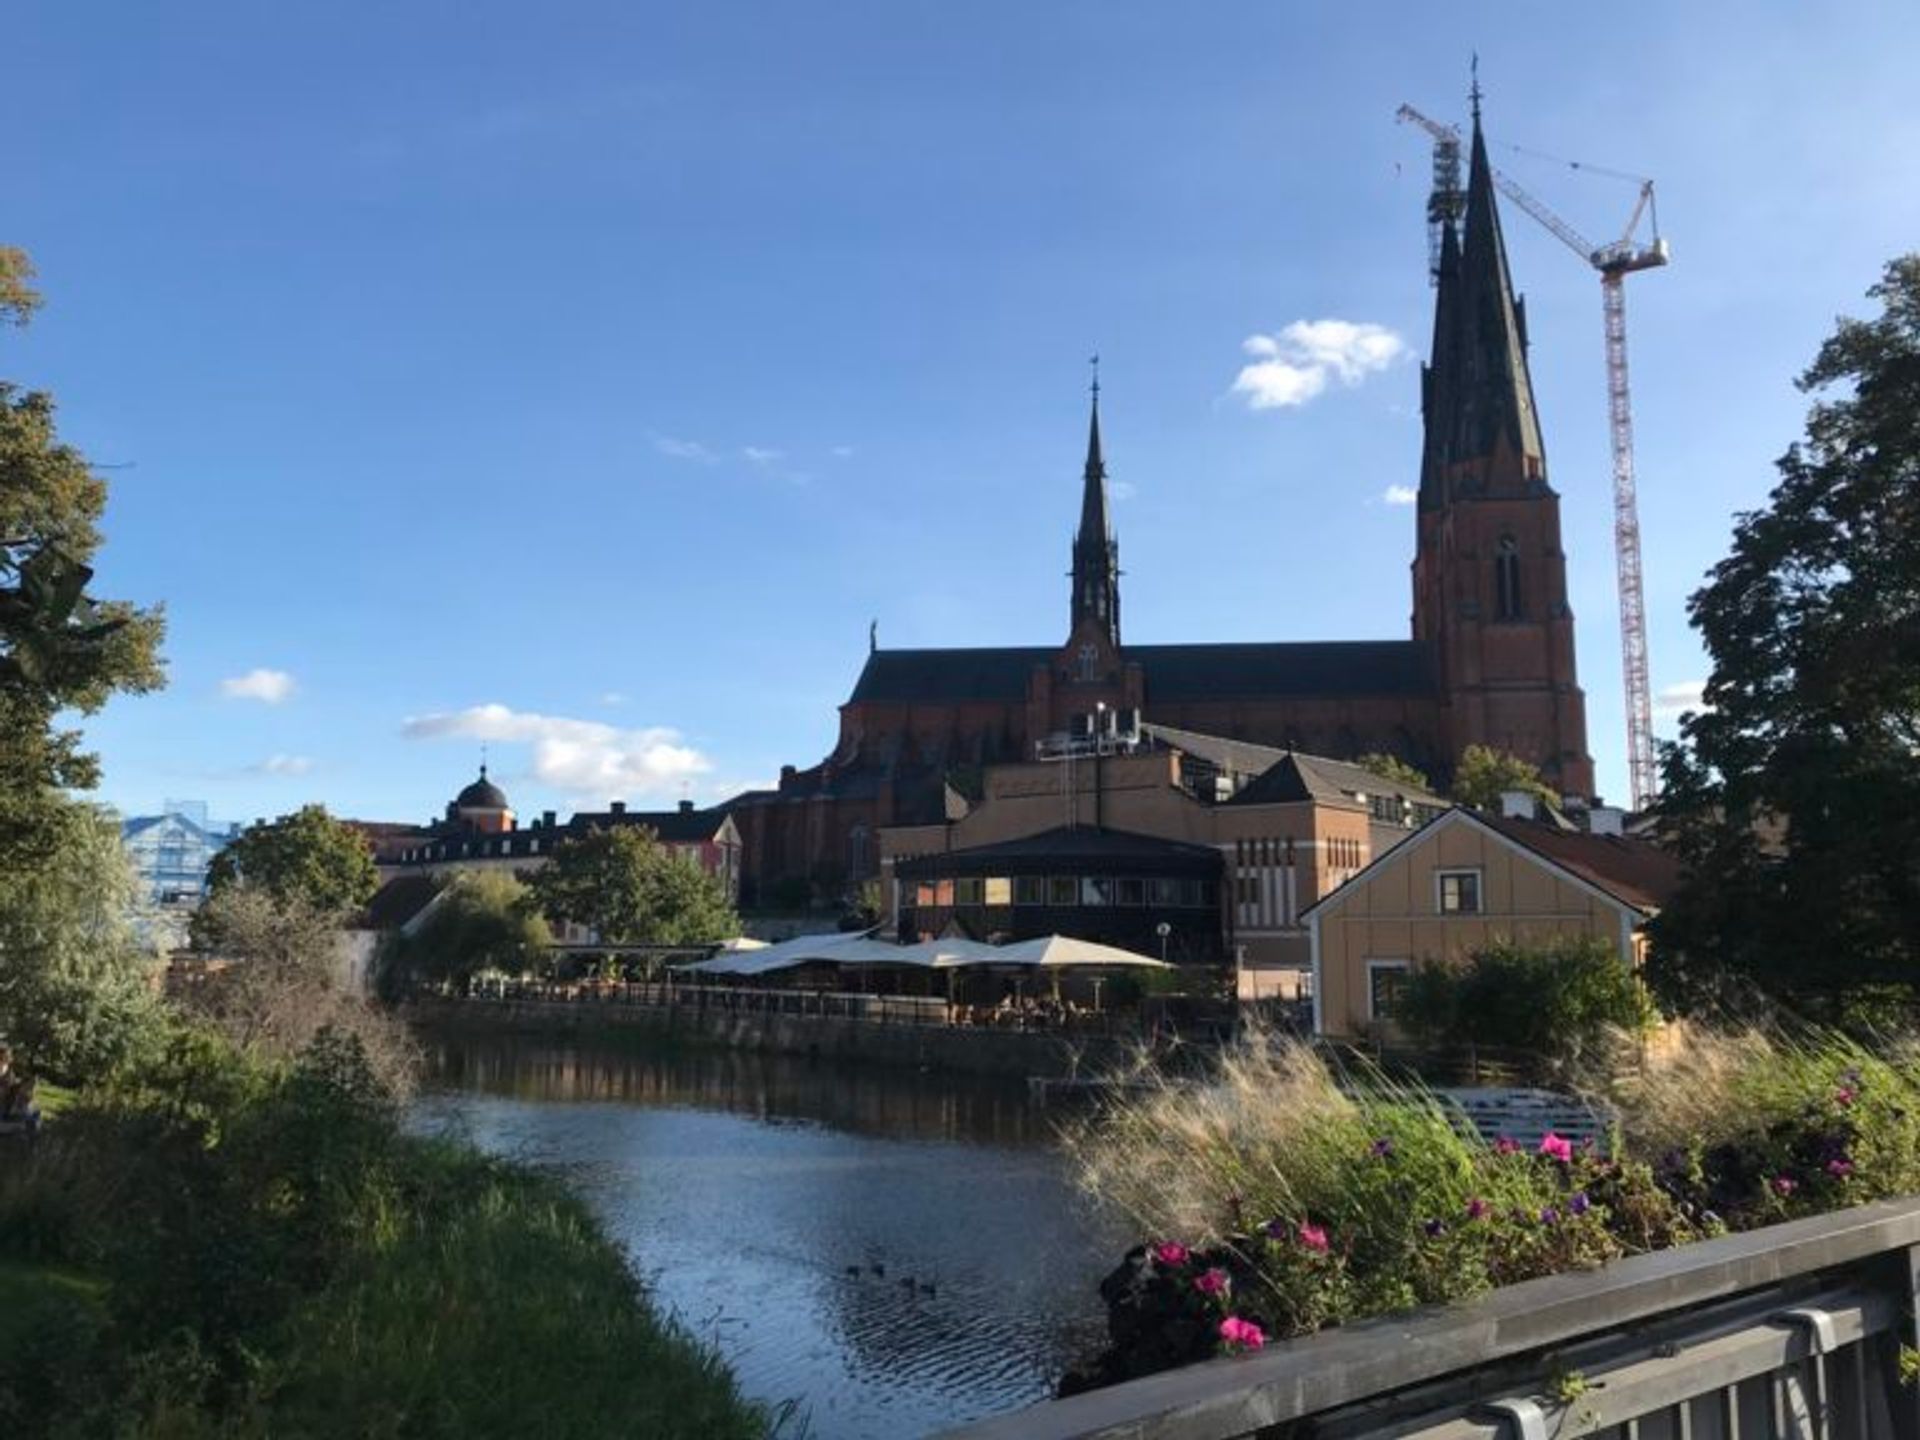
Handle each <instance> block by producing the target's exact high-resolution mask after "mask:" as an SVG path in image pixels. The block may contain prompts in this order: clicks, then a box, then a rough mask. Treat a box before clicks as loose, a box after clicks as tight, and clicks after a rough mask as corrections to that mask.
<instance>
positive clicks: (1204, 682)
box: [849, 640, 1433, 705]
mask: <svg viewBox="0 0 1920 1440" xmlns="http://www.w3.org/2000/svg"><path fill="white" fill-rule="evenodd" d="M1059 653H1060V652H1059V650H1058V648H1057V647H1054V646H1044V645H1009V646H1005V647H999V648H993V649H974V650H875V651H873V652H872V653H871V654H869V655H868V656H867V663H866V668H864V669H863V670H862V671H861V672H860V679H859V680H858V681H857V682H856V683H855V685H854V687H853V694H852V696H851V697H850V698H849V703H850V704H855V705H889V704H891V705H912V704H923V703H924V704H938V703H943V702H947V703H950V702H953V701H958V700H1024V699H1025V698H1026V694H1027V680H1028V677H1029V676H1030V675H1031V674H1032V673H1033V668H1034V667H1035V666H1036V665H1047V664H1050V663H1052V661H1053V660H1054V658H1055V657H1056V656H1057V655H1058V654H1059ZM1120 654H1121V658H1122V659H1123V660H1125V661H1128V662H1130V663H1136V664H1138V665H1139V666H1140V667H1141V668H1142V669H1143V670H1144V671H1145V672H1146V682H1147V685H1146V696H1147V703H1148V704H1149V705H1153V704H1164V703H1170V702H1175V701H1185V700H1228V699H1248V700H1251V699H1265V698H1268V697H1281V696H1304V695H1329V696H1338V695H1425V694H1430V693H1431V692H1432V688H1433V679H1432V671H1431V666H1430V663H1429V660H1428V654H1427V649H1426V647H1425V646H1424V645H1422V644H1420V643H1419V642H1418V641H1414V640H1331V641H1283V642H1278V643H1250V644H1223V645H1129V646H1127V647H1126V648H1125V649H1123V650H1122V651H1121V652H1120Z"/></svg>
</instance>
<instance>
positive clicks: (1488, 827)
mask: <svg viewBox="0 0 1920 1440" xmlns="http://www.w3.org/2000/svg"><path fill="white" fill-rule="evenodd" d="M1453 825H1470V826H1473V827H1476V828H1478V829H1480V830H1482V831H1484V832H1486V833H1487V834H1489V835H1491V836H1492V837H1493V838H1494V839H1496V840H1498V841H1501V842H1502V843H1504V844H1506V845H1507V846H1509V847H1510V848H1512V849H1514V850H1517V851H1519V852H1520V853H1522V854H1524V855H1526V856H1527V857H1528V858H1529V859H1531V860H1533V861H1534V862H1536V863H1537V864H1539V865H1540V866H1542V867H1543V868H1545V869H1547V870H1550V871H1552V872H1554V873H1556V874H1558V875H1560V876H1561V877H1563V878H1564V879H1567V880H1569V881H1571V882H1572V883H1574V884H1575V885H1577V886H1579V887H1580V888H1581V889H1584V890H1586V891H1588V892H1589V893H1591V894H1594V895H1597V896H1598V897H1599V898H1600V899H1602V900H1605V901H1606V902H1608V903H1609V904H1611V905H1614V906H1617V907H1619V908H1620V909H1623V910H1627V911H1630V912H1632V913H1633V914H1634V915H1635V916H1636V917H1639V918H1645V917H1648V916H1651V915H1653V914H1654V913H1655V912H1656V911H1658V910H1659V909H1660V908H1661V906H1662V905H1664V904H1665V903H1666V900H1667V898H1668V897H1669V896H1670V895H1672V893H1673V891H1674V889H1675V888H1676V887H1677V886H1678V884H1679V881H1680V865H1679V862H1678V861H1677V860H1676V859H1674V857H1673V856H1672V855H1669V854H1667V853H1666V852H1665V851H1663V850H1661V849H1660V848H1659V847H1657V846H1655V845H1651V844H1649V843H1648V842H1646V841H1644V840H1634V839H1629V838H1626V837H1623V836H1617V835H1589V834H1587V833H1585V832H1584V831H1574V832H1569V831H1565V830H1560V829H1557V828H1555V827H1553V826H1551V825H1547V824H1543V823H1541V822H1539V821H1536V820H1507V819H1500V818H1496V817H1494V816H1491V815H1482V814H1480V813H1478V812H1477V811H1473V810H1468V809H1466V808H1465V807H1463V806H1458V805H1456V806H1455V807H1454V808H1453V809H1451V810H1449V811H1447V813H1446V814H1444V815H1442V816H1441V817H1440V818H1439V819H1438V820H1436V821H1434V822H1433V823H1432V824H1431V825H1429V826H1427V827H1426V828H1425V829H1423V830H1416V831H1414V832H1413V833H1412V834H1410V835H1408V836H1407V838H1406V839H1404V840H1402V841H1401V842H1400V843H1399V844H1398V845H1395V846H1394V847H1393V848H1392V849H1390V850H1388V851H1386V852H1385V853H1384V854H1381V855H1378V856H1376V857H1375V858H1374V860H1373V863H1372V864H1370V865H1368V866H1367V868H1366V869H1364V870H1362V871H1360V872H1359V873H1358V874H1357V875H1355V876H1353V878H1352V879H1350V880H1348V881H1347V882H1346V884H1344V885H1342V886H1341V887H1340V888H1339V889H1337V890H1334V891H1333V892H1331V893H1330V894H1327V895H1323V896H1321V897H1320V898H1319V899H1318V900H1316V901H1315V902H1314V903H1313V904H1311V905H1309V906H1308V907H1307V908H1306V909H1305V910H1303V911H1301V912H1300V918H1301V919H1302V920H1305V919H1309V918H1311V917H1313V916H1316V915H1318V914H1320V913H1322V912H1324V911H1327V910H1331V909H1334V908H1336V907H1337V906H1339V905H1342V904H1344V903H1345V902H1346V901H1347V900H1348V899H1349V898H1351V897H1352V896H1353V895H1354V894H1355V893H1356V892H1357V891H1358V890H1359V889H1360V887H1361V886H1363V885H1365V884H1366V883H1368V881H1369V880H1370V879H1372V877H1373V876H1374V874H1375V872H1377V871H1378V870H1379V869H1380V867H1382V866H1383V865H1386V864H1387V863H1389V862H1390V861H1393V860H1396V859H1398V858H1399V856H1400V855H1401V853H1402V852H1403V851H1407V850H1408V849H1410V848H1411V847H1413V846H1416V845H1424V844H1426V843H1428V842H1429V841H1432V840H1434V839H1436V838H1437V837H1438V836H1439V835H1440V834H1441V833H1442V832H1443V831H1445V830H1446V829H1447V828H1448V827H1449V826H1453Z"/></svg>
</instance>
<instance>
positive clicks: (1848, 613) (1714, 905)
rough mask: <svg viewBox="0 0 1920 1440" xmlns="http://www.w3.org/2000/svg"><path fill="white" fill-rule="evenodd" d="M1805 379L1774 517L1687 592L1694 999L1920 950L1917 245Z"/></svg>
mask: <svg viewBox="0 0 1920 1440" xmlns="http://www.w3.org/2000/svg"><path fill="white" fill-rule="evenodd" d="M1869 293H1870V294H1871V295H1872V297H1873V298H1874V299H1876V300H1877V301H1879V302H1880V304H1881V306H1882V311H1881V313H1880V315H1879V316H1877V317H1876V318H1874V319H1871V320H1853V319H1843V320H1841V321H1840V322H1839V324H1838V326H1837V328H1836V329H1835V330H1834V333H1833V334H1832V336H1831V337H1830V338H1829V339H1828V340H1827V341H1826V342H1825V344H1823V345H1822V346H1821V347H1820V351H1819V353H1818V355H1817V356H1816V357H1815V359H1814V362H1813V364H1812V366H1811V367H1810V368H1809V369H1808V370H1807V372H1806V373H1805V375H1803V376H1802V377H1801V378H1800V387H1801V389H1802V390H1804V391H1806V392H1809V393H1811V394H1814V395H1817V396H1819V397H1820V398H1819V399H1817V400H1816V402H1815V403H1814V405H1813V407H1812V409H1811V411H1810V413H1809V415H1808V417H1807V426H1806V435H1805V438H1804V439H1803V440H1801V441H1800V442H1799V443H1796V444H1795V445H1794V446H1793V447H1792V448H1791V449H1789V450H1788V451H1787V453H1786V454H1785V455H1783V456H1782V457H1781V458H1780V460H1779V461H1778V462H1777V469H1778V472H1779V477H1780V478H1779V483H1778V484H1777V485H1776V486H1775V488H1774V490H1773V493H1772V495H1771V496H1770V497H1769V498H1768V502H1767V505H1766V506H1765V508H1763V509H1760V510H1756V511H1752V512H1749V513H1747V514H1744V515H1741V516H1740V517H1739V518H1738V520H1737V522H1736V524H1735V529H1734V537H1733V546H1732V550H1731V552H1730V553H1729V554H1728V556H1727V558H1726V559H1724V560H1722V561H1721V562H1720V563H1719V564H1718V565H1716V566H1715V567H1714V568H1713V569H1712V571H1710V572H1709V574H1708V577H1707V583H1706V584H1705V585H1704V586H1703V587H1702V588H1701V589H1700V590H1698V591H1696V592H1695V594H1694V595H1693V596H1692V598H1691V599H1690V600H1689V602H1688V611H1689V614H1690V616H1691V617H1692V620H1693V623H1694V624H1695V626H1697V627H1698V629H1699V631H1700V635H1701V638H1702V640H1703V641H1704V642H1705V644H1706V648H1707V653H1708V655H1709V656H1710V658H1711V662H1712V670H1711V674H1710V675H1709V677H1708V679H1707V683H1706V689H1705V696H1704V701H1705V705H1704V708H1703V709H1701V710H1700V711H1698V712H1696V713H1693V714H1689V715H1687V716H1685V717H1683V719H1682V721H1681V725H1680V732H1681V738H1680V741H1679V743H1678V744H1676V745H1672V746H1669V747H1667V748H1666V750H1665V753H1664V755H1663V762H1664V763H1663V781H1664V795H1663V799H1662V802H1661V811H1662V818H1663V822H1664V824H1665V827H1666V830H1667V833H1668V835H1669V837H1670V839H1671V841H1672V843H1673V844H1674V845H1675V847H1676V848H1677V849H1678V851H1679V852H1680V854H1681V855H1682V857H1683V858H1684V860H1685V862H1686V866H1687V870H1688V872H1689V881H1688V883H1687V885H1686V886H1685V888H1684V889H1683V891H1682V892H1681V894H1680V895H1679V896H1678V897H1676V900H1675V902H1674V903H1673V904H1672V905H1670V906H1669V907H1668V909H1667V911H1666V913H1664V914H1663V915H1662V916H1661V917H1660V919H1659V921H1658V923H1657V926H1656V930H1655V937H1656V942H1657V947H1658V950H1657V960H1658V964H1657V970H1656V973H1657V975H1658V977H1659V979H1660V982H1661V983H1662V985H1663V986H1664V987H1665V988H1666V989H1668V990H1669V991H1670V992H1672V993H1673V994H1675V995H1676V996H1678V997H1681V998H1686V999H1700V998H1702V997H1705V996H1708V995H1717V994H1719V993H1722V992H1723V990H1724V986H1725V982H1726V981H1727V980H1728V979H1729V978H1730V977H1739V978H1741V979H1744V980H1746V981H1750V982H1754V983H1756V984H1758V985H1759V986H1760V987H1761V988H1762V989H1764V990H1766V991H1769V992H1773V993H1791V994H1795V995H1799V996H1802V997H1806V998H1817V997H1835V996H1837V995H1839V994H1840V993H1841V992H1844V991H1848V990H1851V989H1854V988H1856V987H1859V986H1862V985H1872V984H1876V983H1903V984H1908V985H1911V984H1912V981H1913V964H1914V961H1915V959H1916V957H1920V758H1917V757H1920V255H1909V256H1906V257H1905V258H1903V259H1900V260H1896V261H1894V262H1893V263H1892V264H1891V265H1889V266H1888V267H1887V270H1886V273H1885V276H1884V278H1883V279H1882V281H1881V282H1880V283H1879V284H1878V285H1876V286H1875V287H1874V288H1873V289H1872V290H1871V291H1870V292H1869Z"/></svg>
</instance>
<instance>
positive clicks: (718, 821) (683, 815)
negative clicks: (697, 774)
mask: <svg viewBox="0 0 1920 1440" xmlns="http://www.w3.org/2000/svg"><path fill="white" fill-rule="evenodd" d="M732 819H733V817H732V816H731V815H729V814H728V813H727V811H725V810H723V809H721V808H719V807H717V806H716V807H715V808H713V809H710V810H622V811H618V812H616V811H612V810H598V811H595V810H577V811H575V812H574V815H573V818H572V819H571V820H569V821H568V822H567V823H566V824H565V825H564V826H555V827H554V828H555V829H556V830H570V831H574V832H578V831H582V830H591V829H596V828H597V829H602V830H611V829H614V828H615V827H617V826H621V825H644V826H646V828H647V829H649V830H651V831H653V833H654V834H655V835H657V836H659V838H660V839H661V840H662V841H663V842H665V843H666V844H669V845H693V844H698V843H699V842H700V841H703V840H715V839H718V838H719V836H720V832H721V831H722V830H724V829H725V828H726V827H727V826H728V825H729V824H730V823H731V822H732Z"/></svg>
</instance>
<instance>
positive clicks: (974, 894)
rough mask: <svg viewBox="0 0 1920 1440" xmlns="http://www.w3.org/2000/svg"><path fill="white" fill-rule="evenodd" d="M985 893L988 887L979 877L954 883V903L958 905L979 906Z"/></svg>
mask: <svg viewBox="0 0 1920 1440" xmlns="http://www.w3.org/2000/svg"><path fill="white" fill-rule="evenodd" d="M985 893H986V887H985V886H984V885H983V884H981V882H980V879H979V877H978V876H974V877H971V878H962V879H959V880H956V881H954V882H953V903H954V904H956V905H978V904H979V903H980V901H981V899H982V898H983V897H984V895H985Z"/></svg>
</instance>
